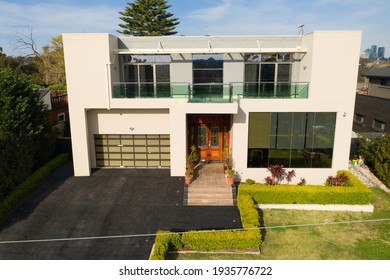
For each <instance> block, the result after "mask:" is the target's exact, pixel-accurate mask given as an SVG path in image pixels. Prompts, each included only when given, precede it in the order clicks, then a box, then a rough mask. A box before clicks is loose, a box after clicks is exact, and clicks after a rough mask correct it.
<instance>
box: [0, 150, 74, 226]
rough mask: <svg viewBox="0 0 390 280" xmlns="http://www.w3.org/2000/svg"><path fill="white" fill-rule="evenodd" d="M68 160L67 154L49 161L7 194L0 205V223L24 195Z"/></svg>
mask: <svg viewBox="0 0 390 280" xmlns="http://www.w3.org/2000/svg"><path fill="white" fill-rule="evenodd" d="M67 160H68V155H67V154H61V155H59V156H57V157H55V158H54V159H52V160H50V161H49V162H48V163H47V164H45V165H44V166H42V167H41V168H39V169H38V170H37V171H35V172H34V173H33V174H31V175H30V176H29V177H27V179H26V180H24V181H23V182H22V183H21V184H20V185H19V186H17V187H16V188H15V189H14V190H13V191H12V192H11V193H9V194H8V195H7V196H6V197H5V198H4V200H3V201H2V202H1V203H0V221H1V220H2V219H3V218H4V216H5V215H6V214H7V213H8V212H9V211H10V210H11V209H12V208H13V207H15V205H17V204H18V203H19V202H20V201H21V200H22V199H23V198H24V197H25V195H26V194H27V193H28V192H30V191H31V190H32V189H33V188H34V187H35V186H36V185H38V183H39V182H41V181H42V180H43V179H44V178H45V177H47V176H48V175H49V174H50V173H52V172H53V171H54V170H56V169H57V168H58V167H60V166H61V165H63V164H64V163H65V162H66V161H67Z"/></svg>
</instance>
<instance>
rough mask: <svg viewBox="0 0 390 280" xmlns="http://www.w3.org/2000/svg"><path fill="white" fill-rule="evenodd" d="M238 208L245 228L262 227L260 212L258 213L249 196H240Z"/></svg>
mask: <svg viewBox="0 0 390 280" xmlns="http://www.w3.org/2000/svg"><path fill="white" fill-rule="evenodd" d="M237 207H238V210H239V211H240V218H241V224H242V226H243V227H244V228H257V227H259V226H260V222H259V220H260V217H259V212H257V210H256V208H255V203H254V201H253V199H252V198H251V197H250V196H249V195H240V196H238V197H237Z"/></svg>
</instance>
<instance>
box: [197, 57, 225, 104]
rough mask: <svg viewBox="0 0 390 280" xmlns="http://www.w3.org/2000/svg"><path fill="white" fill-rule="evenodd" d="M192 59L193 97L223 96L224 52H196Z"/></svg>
mask: <svg viewBox="0 0 390 280" xmlns="http://www.w3.org/2000/svg"><path fill="white" fill-rule="evenodd" d="M192 60H193V61H192V69H193V83H194V86H193V97H194V98H195V99H197V98H200V99H203V98H212V97H213V98H216V97H222V96H223V54H194V55H193V57H192Z"/></svg>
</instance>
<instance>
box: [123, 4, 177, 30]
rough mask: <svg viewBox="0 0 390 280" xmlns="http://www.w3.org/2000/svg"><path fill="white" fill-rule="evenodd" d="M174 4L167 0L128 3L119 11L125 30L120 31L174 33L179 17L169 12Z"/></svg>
mask: <svg viewBox="0 0 390 280" xmlns="http://www.w3.org/2000/svg"><path fill="white" fill-rule="evenodd" d="M171 6H172V5H169V4H167V1H165V0H136V1H134V2H129V3H127V7H126V8H125V10H124V11H123V12H119V14H120V15H121V17H120V19H121V20H122V21H123V23H121V24H119V27H121V28H122V29H123V30H118V32H119V33H121V34H125V35H133V36H167V35H174V34H176V33H177V32H176V31H175V28H176V26H177V25H178V24H179V23H180V22H179V21H178V18H174V17H173V14H172V13H170V12H168V9H169V8H170V7H171Z"/></svg>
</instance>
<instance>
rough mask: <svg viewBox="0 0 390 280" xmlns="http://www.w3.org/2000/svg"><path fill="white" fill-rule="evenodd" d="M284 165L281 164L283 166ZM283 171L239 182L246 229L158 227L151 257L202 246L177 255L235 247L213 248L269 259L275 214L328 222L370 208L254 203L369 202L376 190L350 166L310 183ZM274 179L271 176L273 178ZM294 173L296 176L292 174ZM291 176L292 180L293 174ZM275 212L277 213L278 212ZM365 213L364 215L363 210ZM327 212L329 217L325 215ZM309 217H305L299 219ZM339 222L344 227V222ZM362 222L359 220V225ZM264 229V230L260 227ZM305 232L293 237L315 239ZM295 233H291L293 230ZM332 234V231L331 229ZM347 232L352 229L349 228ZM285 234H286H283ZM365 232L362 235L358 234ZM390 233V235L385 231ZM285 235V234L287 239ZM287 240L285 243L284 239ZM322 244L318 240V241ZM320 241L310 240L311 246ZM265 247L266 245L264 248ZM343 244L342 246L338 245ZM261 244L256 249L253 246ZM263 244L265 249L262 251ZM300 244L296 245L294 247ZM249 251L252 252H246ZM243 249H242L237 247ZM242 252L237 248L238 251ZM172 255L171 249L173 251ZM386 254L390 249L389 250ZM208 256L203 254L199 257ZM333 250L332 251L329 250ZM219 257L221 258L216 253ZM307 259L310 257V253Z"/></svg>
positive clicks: (288, 257) (253, 257)
mask: <svg viewBox="0 0 390 280" xmlns="http://www.w3.org/2000/svg"><path fill="white" fill-rule="evenodd" d="M279 170H280V168H279ZM280 171H281V173H279V175H281V174H282V176H279V177H278V176H273V175H274V174H273V175H272V176H271V177H270V178H268V180H267V179H266V180H265V181H266V182H267V181H268V182H269V183H270V184H268V185H267V184H254V182H253V181H252V180H246V184H240V185H239V187H238V195H237V206H238V209H239V211H240V217H241V222H242V225H243V229H240V230H229V231H190V232H185V233H179V234H176V233H172V232H162V231H161V232H158V234H157V237H156V240H155V245H154V249H153V251H152V254H151V257H150V259H160V260H161V259H165V258H166V257H167V254H168V252H169V251H178V252H180V251H181V250H186V251H187V252H188V250H190V251H191V250H192V251H201V252H203V253H202V254H198V253H195V255H194V254H193V253H190V254H188V253H186V254H184V255H182V254H180V253H178V254H177V255H176V257H177V258H179V259H180V258H182V257H183V256H187V257H183V258H188V256H194V257H193V258H191V257H189V259H198V258H203V259H204V258H206V259H207V258H208V257H211V256H210V255H209V254H207V253H206V254H204V252H207V251H229V252H235V254H228V255H225V254H224V253H220V254H215V252H214V253H213V254H212V255H213V256H214V257H213V258H214V259H216V257H215V256H216V255H219V256H221V259H225V258H226V259H232V258H240V256H241V257H242V256H244V257H243V258H242V259H247V258H248V259H267V257H266V256H264V252H268V251H267V250H269V251H272V248H270V247H268V244H269V242H270V241H271V242H274V241H275V240H273V239H272V237H273V235H269V233H268V230H267V229H266V228H267V225H269V224H273V222H272V219H273V218H275V217H274V215H276V217H279V216H280V217H289V216H292V218H291V220H289V219H287V220H285V219H284V220H283V218H282V219H280V220H279V218H278V220H279V221H280V224H279V226H280V225H287V224H291V222H292V223H294V219H296V218H298V217H299V218H302V217H308V218H309V219H308V221H307V222H308V223H312V222H313V221H312V219H311V218H310V217H312V216H314V217H315V218H314V220H316V219H317V218H318V220H319V221H318V222H319V223H321V222H329V221H334V220H340V219H341V220H344V219H347V220H348V219H349V218H350V217H353V216H354V215H356V217H364V216H365V215H368V214H363V213H356V214H355V213H349V212H348V213H345V212H338V213H335V212H327V211H310V212H309V211H305V212H302V211H298V210H288V211H287V210H258V209H256V208H255V204H352V205H356V204H360V205H361V204H369V203H371V202H372V198H373V195H372V191H371V190H370V189H369V188H367V187H366V186H365V185H363V184H362V183H361V182H360V181H359V180H358V179H356V178H355V177H354V176H353V175H352V174H351V173H350V172H348V171H339V172H338V174H337V175H336V176H329V177H328V180H327V183H326V185H325V186H314V185H306V184H305V180H301V182H300V183H299V184H298V185H289V184H288V185H281V184H280V183H281V181H282V179H286V177H288V175H290V177H291V176H293V175H294V176H295V173H292V172H291V171H290V172H286V171H285V170H283V168H282V169H281V170H280ZM270 179H272V180H270ZM290 179H291V178H290ZM288 181H289V180H288ZM275 213H276V214H275ZM359 215H360V216H359ZM324 217H330V218H329V219H328V218H324ZM299 222H301V223H306V221H305V219H303V220H301V221H299ZM339 227H342V225H340V226H339ZM356 227H357V226H356ZM260 229H261V230H260ZM296 230H297V229H296V228H292V229H280V230H279V233H280V232H283V231H293V232H294V231H296ZM306 231H309V235H311V234H313V235H315V233H316V232H320V231H319V230H318V229H314V228H306ZM307 234H308V233H307V232H306V233H305V234H303V235H302V236H299V235H294V234H293V235H294V238H293V239H297V238H298V239H300V238H304V239H307V240H310V236H306V235H307ZM289 235H290V234H289ZM332 235H333V234H332ZM344 235H345V233H341V236H343V238H348V237H347V236H345V237H344ZM347 235H348V234H347ZM281 236H283V234H281ZM357 236H359V237H362V235H357ZM386 238H388V237H386ZM315 239H316V242H319V240H318V238H315ZM283 240H284V239H283ZM283 240H279V241H280V242H281V243H280V244H278V245H275V244H273V245H274V246H276V247H275V249H276V250H277V251H278V250H279V249H277V248H281V247H280V246H282V247H283V246H285V245H287V246H288V244H286V243H285V242H288V240H284V241H283ZM275 242H278V241H275ZM283 242H284V243H283ZM317 246H318V244H317ZM315 247H316V246H314V248H312V246H309V247H307V248H312V249H313V250H315ZM265 249H266V251H264V250H265ZM334 249H336V250H338V248H336V247H335V248H334ZM254 250H257V252H260V251H261V253H257V254H253V253H252V252H253V251H254ZM259 250H260V251H259ZM295 250H297V248H295ZM302 250H303V251H304V250H305V248H301V249H300V250H298V251H302ZM245 251H247V252H251V253H250V254H246V253H245ZM238 252H239V253H238ZM389 252H390V251H389ZM237 253H238V254H237ZM170 255H171V254H170ZM385 255H386V253H385ZM171 256H172V255H171ZM200 256H203V257H200ZM271 256H272V258H271V259H278V257H275V255H274V254H271ZM301 256H302V255H299V257H297V255H296V254H295V255H291V256H285V257H281V258H282V259H283V258H286V259H297V258H298V259H300V258H301V259H302V257H301ZM329 256H330V255H329ZM329 256H328V255H324V256H317V255H315V256H314V255H313V254H308V255H307V257H308V258H307V259H328V258H337V257H334V254H333V255H331V257H329ZM217 259H218V258H217ZM305 259H306V258H305Z"/></svg>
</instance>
